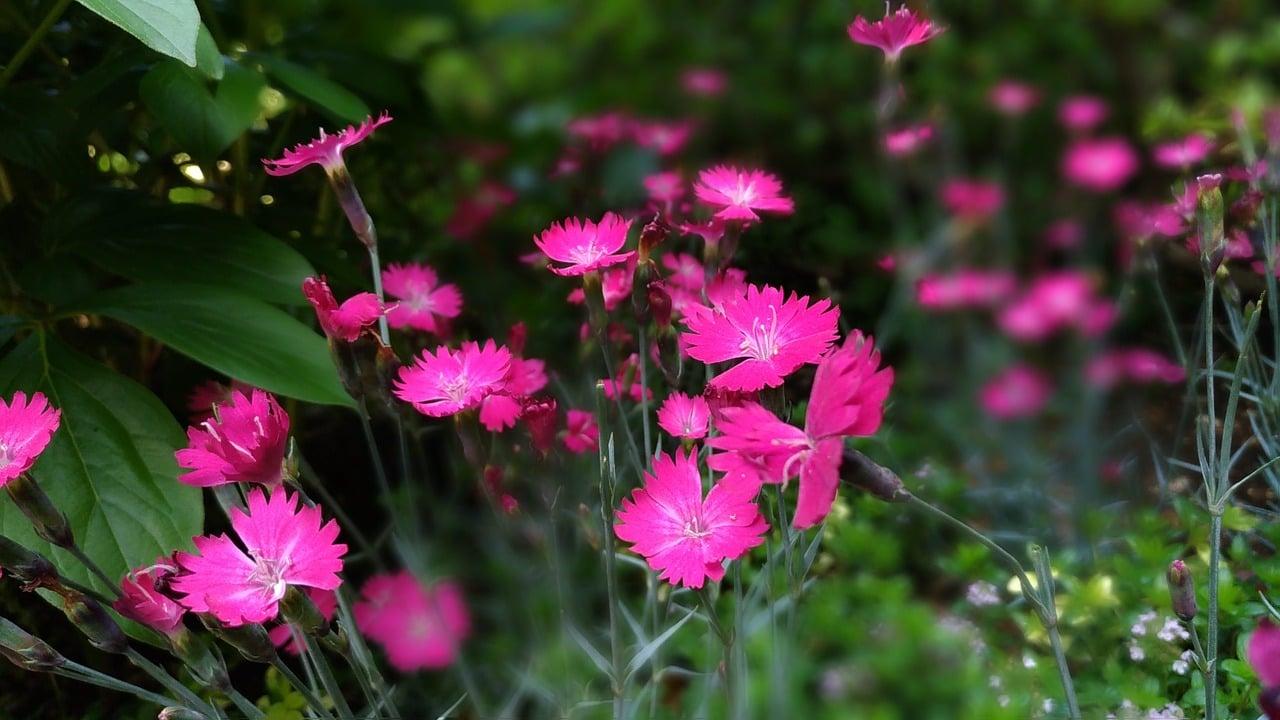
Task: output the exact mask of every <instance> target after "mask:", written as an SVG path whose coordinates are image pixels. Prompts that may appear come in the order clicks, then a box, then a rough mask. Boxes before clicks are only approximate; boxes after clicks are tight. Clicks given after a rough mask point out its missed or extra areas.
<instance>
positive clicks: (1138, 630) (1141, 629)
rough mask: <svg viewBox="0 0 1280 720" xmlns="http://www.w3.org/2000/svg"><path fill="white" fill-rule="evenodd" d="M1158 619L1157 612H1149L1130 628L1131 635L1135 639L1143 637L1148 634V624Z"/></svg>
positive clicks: (1142, 615) (1140, 616)
mask: <svg viewBox="0 0 1280 720" xmlns="http://www.w3.org/2000/svg"><path fill="white" fill-rule="evenodd" d="M1155 619H1156V611H1155V610H1148V611H1146V612H1144V613H1142V614H1141V615H1139V616H1138V619H1137V620H1136V621H1135V622H1134V623H1133V627H1131V628H1129V634H1130V635H1133V636H1134V637H1142V636H1143V635H1146V634H1147V624H1148V623H1150V622H1151V621H1152V620H1155Z"/></svg>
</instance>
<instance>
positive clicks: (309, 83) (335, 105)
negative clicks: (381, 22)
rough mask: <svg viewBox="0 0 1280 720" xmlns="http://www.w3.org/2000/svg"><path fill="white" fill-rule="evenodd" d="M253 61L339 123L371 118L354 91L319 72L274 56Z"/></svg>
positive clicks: (253, 58)
mask: <svg viewBox="0 0 1280 720" xmlns="http://www.w3.org/2000/svg"><path fill="white" fill-rule="evenodd" d="M250 59H252V60H253V61H256V62H258V63H260V64H261V65H262V67H263V69H265V70H266V71H267V73H269V74H270V75H271V77H273V78H275V79H276V80H278V81H280V84H282V85H284V86H285V88H287V89H288V90H289V91H290V92H293V93H295V94H297V95H298V96H300V97H302V98H303V99H304V100H307V101H309V102H311V103H312V104H314V105H315V106H317V107H318V108H320V109H321V110H324V111H325V112H326V113H328V114H329V115H331V116H333V117H334V118H335V119H337V120H342V121H345V122H351V123H358V122H360V121H361V120H364V119H365V118H366V117H368V116H369V106H368V105H365V104H364V101H363V100H361V99H360V98H358V97H356V96H355V95H354V94H352V93H351V91H349V90H347V89H346V88H344V87H342V86H341V85H339V84H337V83H335V82H333V81H332V80H330V79H328V78H326V77H324V76H323V75H320V74H319V73H317V72H316V71H314V70H312V69H310V68H307V67H304V66H302V65H298V64H297V63H293V62H289V61H288V60H283V59H281V58H278V57H275V56H272V55H261V54H254V55H251V56H250Z"/></svg>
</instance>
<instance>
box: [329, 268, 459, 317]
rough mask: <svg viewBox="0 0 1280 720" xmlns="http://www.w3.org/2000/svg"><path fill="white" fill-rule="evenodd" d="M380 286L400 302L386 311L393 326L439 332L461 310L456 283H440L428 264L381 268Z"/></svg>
mask: <svg viewBox="0 0 1280 720" xmlns="http://www.w3.org/2000/svg"><path fill="white" fill-rule="evenodd" d="M382 285H383V287H385V288H386V291H387V294H388V295H390V296H391V297H393V298H395V299H397V300H399V301H400V302H399V303H397V304H396V305H395V307H392V308H391V309H390V310H389V311H388V312H387V322H389V323H391V327H393V328H406V327H409V328H415V329H417V330H422V331H424V332H429V333H439V332H440V331H441V329H442V327H443V325H444V323H443V320H446V319H448V318H455V317H458V313H460V312H462V293H461V292H460V291H459V290H458V286H457V285H454V284H452V283H445V284H441V283H440V278H439V277H437V276H436V271H435V270H434V269H432V268H431V267H430V266H428V265H423V264H421V263H406V264H404V265H397V264H394V263H393V264H391V265H388V266H387V269H386V270H383V271H382ZM348 302H350V301H349V300H348Z"/></svg>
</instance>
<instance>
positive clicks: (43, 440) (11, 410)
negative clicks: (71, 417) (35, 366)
mask: <svg viewBox="0 0 1280 720" xmlns="http://www.w3.org/2000/svg"><path fill="white" fill-rule="evenodd" d="M61 422H62V411H60V410H58V409H56V408H53V407H50V406H49V401H48V400H47V399H46V398H45V396H44V394H43V393H35V394H33V395H32V396H31V400H30V402H28V401H27V394H26V393H24V392H22V391H18V392H16V393H14V394H13V400H12V402H9V403H5V401H4V399H3V398H0V487H4V486H5V485H8V484H9V481H10V480H13V479H14V478H16V477H18V476H19V475H21V474H23V473H25V472H26V471H28V470H30V469H31V466H32V465H34V464H35V462H36V458H38V457H40V453H42V452H44V449H45V447H46V446H47V445H48V444H49V440H50V439H52V438H53V433H54V432H55V431H56V430H57V429H58V425H59V424H60V423H61Z"/></svg>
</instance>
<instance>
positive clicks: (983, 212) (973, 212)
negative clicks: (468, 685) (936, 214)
mask: <svg viewBox="0 0 1280 720" xmlns="http://www.w3.org/2000/svg"><path fill="white" fill-rule="evenodd" d="M942 204H943V205H945V206H946V208H947V212H950V213H951V214H952V215H954V216H955V217H956V218H958V219H960V220H964V221H966V222H971V223H981V222H985V221H987V220H988V219H990V217H991V216H992V215H995V214H996V213H997V212H999V210H1000V208H1001V206H1003V205H1004V190H1003V189H1002V188H1001V187H1000V185H999V184H998V183H993V182H986V181H983V180H968V179H964V178H956V179H953V180H948V181H946V182H945V183H943V185H942Z"/></svg>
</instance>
